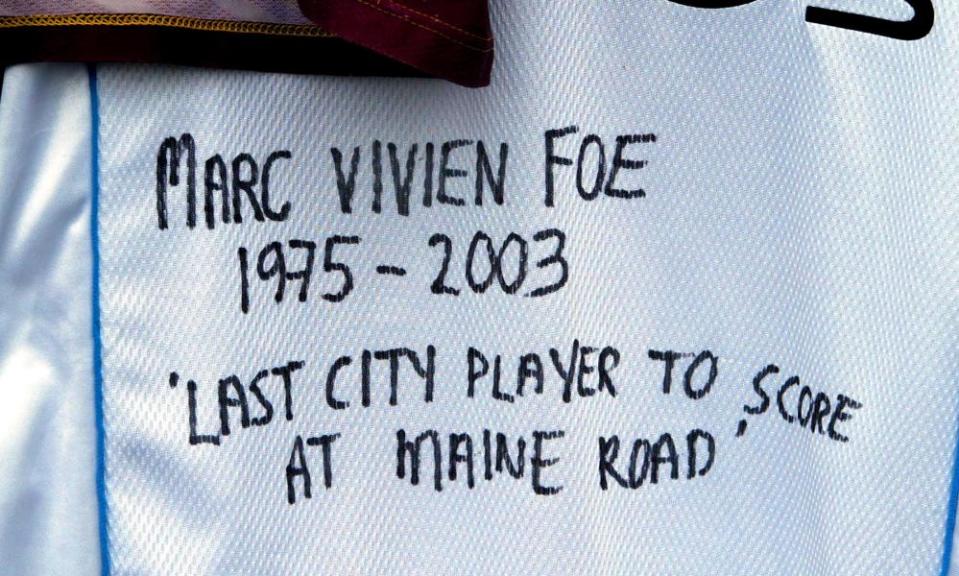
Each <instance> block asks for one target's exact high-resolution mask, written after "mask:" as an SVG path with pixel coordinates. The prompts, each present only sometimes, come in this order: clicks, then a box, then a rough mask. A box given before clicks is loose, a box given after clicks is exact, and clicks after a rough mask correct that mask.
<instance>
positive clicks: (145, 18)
mask: <svg viewBox="0 0 959 576" xmlns="http://www.w3.org/2000/svg"><path fill="white" fill-rule="evenodd" d="M29 26H161V27H168V28H186V29H189V30H200V31H206V32H237V33H252V34H269V35H276V36H310V37H317V38H327V37H333V34H330V33H329V32H326V31H324V30H323V29H322V28H319V27H316V26H308V25H303V24H277V23H272V22H245V21H236V20H215V19H206V18H191V17H188V16H169V15H165V14H38V15H34V16H0V28H22V27H29Z"/></svg>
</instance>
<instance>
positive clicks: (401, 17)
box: [353, 0, 493, 53]
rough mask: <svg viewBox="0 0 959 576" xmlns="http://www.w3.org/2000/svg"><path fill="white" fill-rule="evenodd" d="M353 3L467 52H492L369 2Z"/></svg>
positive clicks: (357, 0) (360, 0) (361, 0)
mask: <svg viewBox="0 0 959 576" xmlns="http://www.w3.org/2000/svg"><path fill="white" fill-rule="evenodd" d="M353 1H354V2H359V3H360V4H365V5H366V6H369V7H370V8H373V9H374V10H379V11H380V12H382V13H384V14H386V15H388V16H392V17H394V18H399V19H400V20H405V21H407V22H409V23H410V24H412V25H413V26H416V27H417V28H422V29H423V30H426V31H427V32H432V33H433V34H436V35H437V36H439V37H440V38H443V39H445V40H449V41H450V42H452V43H453V44H459V45H460V46H462V47H463V48H466V49H468V50H473V51H474V52H480V53H485V52H492V51H493V49H492V48H477V47H476V46H470V45H469V44H465V43H463V42H460V41H459V40H456V39H454V38H450V37H449V36H447V35H445V34H442V33H441V32H439V31H437V30H434V29H432V28H430V27H428V26H424V25H423V24H420V23H419V22H416V21H414V20H412V19H410V18H407V17H406V16H405V15H403V14H397V13H396V12H392V11H390V10H386V9H385V8H380V7H379V6H377V5H376V4H371V3H370V2H367V1H366V0H353Z"/></svg>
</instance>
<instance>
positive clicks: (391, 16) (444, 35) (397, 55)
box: [299, 0, 493, 87]
mask: <svg viewBox="0 0 959 576" xmlns="http://www.w3.org/2000/svg"><path fill="white" fill-rule="evenodd" d="M299 4H300V9H301V10H302V11H303V13H304V14H305V15H306V16H307V17H308V18H309V19H310V20H312V21H313V22H314V23H315V24H316V25H317V26H320V27H321V28H323V29H324V30H327V31H329V32H332V33H333V34H336V35H337V36H339V37H340V38H343V39H344V40H347V41H349V42H353V43H355V44H359V45H361V46H363V47H365V48H368V49H370V50H373V51H375V52H377V53H379V54H382V55H384V56H387V57H390V58H393V59H395V60H397V61H399V62H402V63H404V64H406V65H408V66H411V67H413V68H415V69H417V70H420V71H422V72H425V73H426V74H428V75H430V76H437V77H440V78H446V79H447V80H451V81H453V82H456V83H457V84H462V85H463V86H471V87H478V86H486V85H488V84H489V78H490V70H491V68H492V65H493V37H492V33H491V30H490V23H489V7H488V5H487V0H299Z"/></svg>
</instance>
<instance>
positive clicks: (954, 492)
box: [939, 415, 959, 576]
mask: <svg viewBox="0 0 959 576" xmlns="http://www.w3.org/2000/svg"><path fill="white" fill-rule="evenodd" d="M956 421H957V425H956V427H957V429H959V415H957V418H956ZM957 503H959V432H957V434H956V445H955V447H954V448H953V454H952V484H951V485H950V487H949V504H948V506H949V508H948V509H947V510H946V538H945V541H944V542H943V543H942V569H941V570H940V571H939V576H949V568H950V566H951V564H952V541H953V538H954V537H955V533H956V504H957Z"/></svg>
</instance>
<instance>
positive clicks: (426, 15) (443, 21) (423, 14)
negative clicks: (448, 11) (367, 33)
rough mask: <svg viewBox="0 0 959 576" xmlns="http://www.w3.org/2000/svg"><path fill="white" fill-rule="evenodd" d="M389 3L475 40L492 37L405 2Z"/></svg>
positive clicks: (484, 39) (487, 40)
mask: <svg viewBox="0 0 959 576" xmlns="http://www.w3.org/2000/svg"><path fill="white" fill-rule="evenodd" d="M377 3H379V2H377ZM391 4H398V5H399V6H401V7H402V8H403V9H404V10H409V11H410V12H412V13H413V14H418V15H420V16H422V17H424V18H429V19H430V20H432V21H434V22H438V23H440V24H443V25H445V26H446V27H447V28H449V29H451V30H456V31H457V32H460V33H462V34H465V35H467V36H471V37H473V38H476V39H477V40H482V41H483V42H489V41H490V40H492V38H491V37H490V36H480V35H479V34H474V33H472V32H470V31H469V30H466V29H464V28H459V27H457V26H454V25H453V24H450V23H449V22H447V21H446V20H443V19H442V18H437V17H436V16H433V15H432V14H427V13H426V12H420V11H419V10H417V9H416V8H413V7H412V6H407V5H406V4H403V3H402V2H391Z"/></svg>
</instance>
